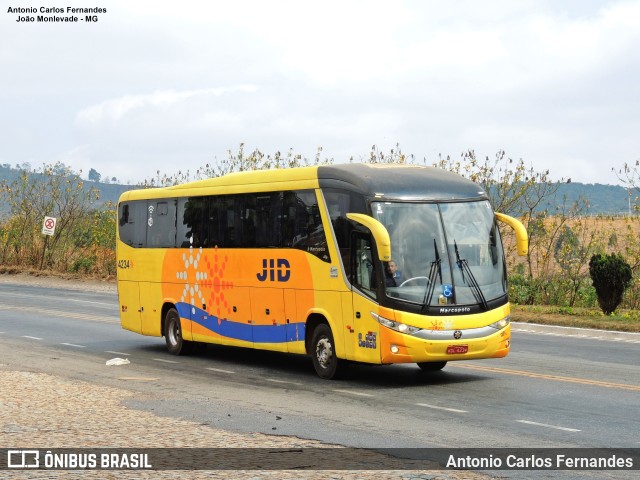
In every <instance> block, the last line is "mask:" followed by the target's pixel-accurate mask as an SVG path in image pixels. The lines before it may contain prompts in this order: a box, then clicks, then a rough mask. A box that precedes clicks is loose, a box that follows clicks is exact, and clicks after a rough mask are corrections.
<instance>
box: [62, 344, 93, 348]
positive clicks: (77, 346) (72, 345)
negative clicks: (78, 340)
mask: <svg viewBox="0 0 640 480" xmlns="http://www.w3.org/2000/svg"><path fill="white" fill-rule="evenodd" d="M60 345H66V346H67V347H75V348H87V347H86V346H85V345H76V344H75V343H61V344H60Z"/></svg>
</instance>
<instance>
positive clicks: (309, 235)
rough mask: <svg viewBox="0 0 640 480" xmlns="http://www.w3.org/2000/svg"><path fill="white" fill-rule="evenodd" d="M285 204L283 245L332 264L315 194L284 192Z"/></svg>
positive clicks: (309, 191)
mask: <svg viewBox="0 0 640 480" xmlns="http://www.w3.org/2000/svg"><path fill="white" fill-rule="evenodd" d="M283 203H284V204H283V211H282V220H283V221H282V239H283V245H284V246H285V247H293V248H297V249H300V250H304V251H305V252H308V253H311V254H312V255H315V256H316V257H318V258H320V259H322V260H324V261H325V262H330V261H331V257H330V255H329V249H328V247H327V237H326V235H325V231H324V226H323V225H322V218H321V216H320V208H319V207H318V201H317V198H316V194H315V192H314V191H313V190H299V191H294V192H284V198H283Z"/></svg>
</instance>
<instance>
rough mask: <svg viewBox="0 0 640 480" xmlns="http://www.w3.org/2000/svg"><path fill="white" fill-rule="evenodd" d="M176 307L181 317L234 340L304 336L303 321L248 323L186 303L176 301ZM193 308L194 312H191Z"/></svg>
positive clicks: (285, 339)
mask: <svg viewBox="0 0 640 480" xmlns="http://www.w3.org/2000/svg"><path fill="white" fill-rule="evenodd" d="M176 308H177V310H178V313H179V314H180V316H181V317H182V318H189V319H191V320H192V321H193V322H195V323H197V324H198V325H201V326H203V327H204V328H206V329H207V330H211V331H212V332H215V333H217V334H218V335H221V336H223V337H226V338H232V339H234V340H244V341H245V342H253V343H284V342H297V341H300V340H304V336H305V325H304V323H293V324H288V325H250V324H245V323H238V322H234V321H232V320H223V321H219V319H218V317H216V316H215V315H209V314H208V313H207V312H205V311H204V310H201V309H199V308H195V307H193V306H192V305H189V304H188V303H178V304H177V305H176ZM194 310H195V314H192V311H194ZM203 317H206V318H203Z"/></svg>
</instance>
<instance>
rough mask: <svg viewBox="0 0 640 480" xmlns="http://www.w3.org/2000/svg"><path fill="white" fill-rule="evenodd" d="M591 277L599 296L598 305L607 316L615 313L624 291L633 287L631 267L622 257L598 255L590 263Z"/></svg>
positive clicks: (613, 254)
mask: <svg viewBox="0 0 640 480" xmlns="http://www.w3.org/2000/svg"><path fill="white" fill-rule="evenodd" d="M589 275H590V276H591V280H593V286H594V287H595V289H596V295H597V296H598V305H600V308H601V309H602V311H603V313H604V314H605V315H611V314H612V313H613V312H615V310H616V308H618V305H620V303H621V302H622V295H623V294H624V291H625V290H626V289H627V288H628V287H629V286H630V285H631V279H632V278H633V275H632V273H631V267H630V266H629V264H628V263H627V262H625V260H624V258H623V257H622V255H619V254H615V253H612V254H610V255H605V254H597V255H593V256H592V257H591V260H590V261H589Z"/></svg>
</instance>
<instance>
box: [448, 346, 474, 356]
mask: <svg viewBox="0 0 640 480" xmlns="http://www.w3.org/2000/svg"><path fill="white" fill-rule="evenodd" d="M468 351H469V345H449V346H448V347H447V353H448V354H449V355H459V354H461V353H467V352H468Z"/></svg>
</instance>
